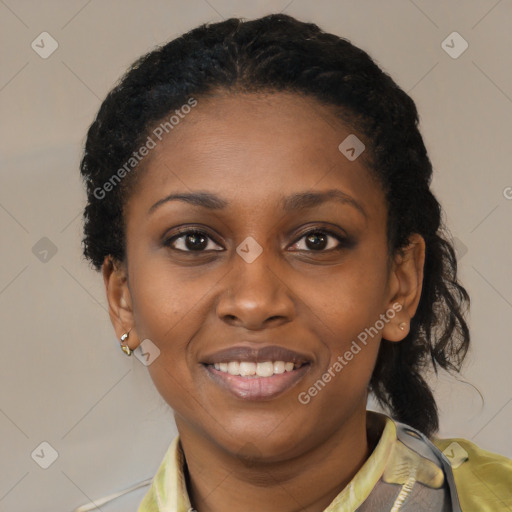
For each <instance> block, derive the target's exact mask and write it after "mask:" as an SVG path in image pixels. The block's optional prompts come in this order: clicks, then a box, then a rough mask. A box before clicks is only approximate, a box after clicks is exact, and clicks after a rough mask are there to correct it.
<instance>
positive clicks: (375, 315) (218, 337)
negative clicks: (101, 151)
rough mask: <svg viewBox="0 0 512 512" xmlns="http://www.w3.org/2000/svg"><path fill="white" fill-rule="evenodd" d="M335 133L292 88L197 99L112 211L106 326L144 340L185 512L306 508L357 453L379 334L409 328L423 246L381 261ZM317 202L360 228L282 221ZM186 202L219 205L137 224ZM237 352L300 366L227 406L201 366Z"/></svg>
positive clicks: (364, 198) (359, 177) (320, 212)
mask: <svg viewBox="0 0 512 512" xmlns="http://www.w3.org/2000/svg"><path fill="white" fill-rule="evenodd" d="M350 133H352V132H351V131H350V130H349V129H348V128H346V127H345V126H344V125H343V124H341V122H340V121H339V120H337V119H336V118H335V117H334V115H333V113H332V112H331V110H330V109H329V108H328V107H326V106H323V105H320V104H319V103H318V102H316V100H315V99H312V98H304V97H300V96H298V95H295V94H293V93H284V92H280V93H274V94H255V93H251V94H231V95H227V94H217V95H214V96H212V97H208V98H203V99H201V98H198V105H197V106H196V107H195V108H194V110H193V111H192V112H191V113H190V114H188V115H187V117H186V118H185V119H183V120H182V121H181V122H180V124H179V125H177V126H176V127H175V128H174V129H173V131H172V132H171V133H170V134H169V135H168V136H167V137H166V138H164V139H163V141H162V142H160V143H159V144H158V145H157V147H156V148H155V149H154V150H152V152H151V154H150V156H148V157H147V160H146V161H145V162H144V169H143V170H141V171H140V176H139V180H138V182H137V184H136V187H135V188H134V190H133V193H132V194H131V196H130V198H129V200H128V203H127V205H126V212H125V217H126V238H127V260H126V261H125V262H122V263H118V262H111V260H110V259H109V258H106V259H105V263H104V265H103V277H104V282H105V287H106V293H107V297H108V301H109V305H110V317H111V320H112V323H113V325H114V328H115V331H116V334H117V337H118V338H120V337H121V335H122V334H123V333H124V332H127V331H128V330H129V329H131V331H130V335H129V338H128V340H127V341H126V343H127V344H128V345H129V346H130V348H132V349H135V348H136V347H137V346H138V345H139V344H140V343H141V341H142V340H144V339H150V340H151V341H152V342H153V343H154V344H155V345H156V346H158V348H159V349H160V356H159V357H158V358H157V359H156V360H155V361H154V362H153V363H152V364H151V365H149V366H148V370H149V372H150V374H151V377H152V379H153V382H154V383H155V386H156V387H157V389H158V391H159V392H160V394H161V395H162V397H163V398H164V399H165V400H166V401H167V403H168V404H169V405H170V406H171V407H172V408H173V409H174V411H175V418H176V424H177V427H178V430H179V433H180V438H181V443H182V446H183V450H184V453H185V457H186V460H187V466H188V473H189V475H188V478H187V480H188V482H187V484H188V491H189V495H190V497H191V502H192V505H193V506H194V508H195V509H196V510H198V511H199V512H206V511H221V510H222V511H223V512H226V511H234V510H239V509H240V506H241V505H243V507H242V508H243V510H245V511H248V512H252V511H261V510H267V511H269V512H272V511H281V512H283V511H284V512H287V511H295V510H305V511H310V512H313V511H322V510H324V508H326V507H327V506H328V505H329V503H330V502H331V501H332V499H333V498H334V497H335V496H336V495H337V494H338V493H339V492H340V491H341V490H342V489H343V488H344V487H345V485H346V484H347V483H348V482H349V481H350V479H351V478H352V477H353V476H354V475H355V473H356V472H357V471H358V470H359V468H360V467H361V466H362V464H363V463H364V461H365V460H366V459H367V457H368V456H369V455H370V453H371V450H372V449H373V446H372V444H371V443H370V442H369V441H368V439H367V433H366V416H365V410H366V400H367V387H368V383H369V380H370V377H371V374H372V371H373V368H374V365H375V360H376V357H377V352H378V348H379V342H380V339H381V337H384V338H386V339H387V340H389V341H393V342H400V341H401V340H402V339H403V338H404V337H405V336H406V335H407V333H408V329H409V321H410V319H411V318H412V316H414V313H415V311H416V308H417V305H418V302H419V299H420V294H421V283H422V279H423V264H424V254H425V244H424V241H423V239H422V238H421V237H420V236H419V235H413V236H412V237H411V239H410V241H411V244H410V246H409V247H408V248H407V250H406V251H404V253H403V254H401V255H396V257H394V258H392V259H388V249H387V240H386V222H387V209H386V204H385V198H384V194H383V191H382V189H381V187H380V186H379V184H378V183H377V182H376V181H375V180H373V179H372V177H371V175H370V174H369V172H368V171H367V170H366V168H365V166H364V163H363V158H362V157H359V158H358V159H356V160H355V161H353V162H351V161H349V160H348V159H347V158H346V157H345V156H344V155H343V154H342V153H341V152H340V151H339V150H338V145H339V144H340V143H341V141H343V140H344V139H345V138H346V137H347V136H348V135H349V134H350ZM358 136H359V138H360V139H362V140H364V139H363V137H362V136H360V135H358ZM327 189H338V190H341V191H342V192H344V193H345V194H348V195H350V196H351V197H352V198H353V199H355V200H356V201H357V202H358V203H359V204H360V205H361V207H362V208H363V209H364V211H365V212H366V215H363V214H362V213H361V212H360V211H359V210H358V209H356V208H354V207H352V206H350V205H348V204H341V203H339V202H335V201H327V202H325V203H323V204H320V205H316V206H314V207H310V208H306V209H302V210H297V211H284V210H283V208H282V205H281V199H282V197H283V196H288V195H290V194H293V193H298V192H305V191H310V190H313V191H324V190H327ZM192 191H203V192H210V193H213V194H216V195H218V196H220V197H221V198H222V199H224V200H225V201H227V202H228V203H229V206H227V207H225V208H223V209H217V210H209V209H206V208H204V207H200V206H195V205H192V204H189V203H187V202H184V201H170V202H166V203H164V204H162V205H161V206H159V207H158V208H156V209H155V210H154V211H153V212H152V213H151V214H148V210H149V209H150V207H151V206H152V205H153V204H154V203H156V202H157V201H159V200H160V199H162V198H164V197H166V196H167V195H169V194H171V193H177V192H180V193H181V192H184V193H187V192H192ZM178 227H180V228H185V227H187V228H196V229H201V230H202V231H204V232H205V233H206V234H207V235H208V236H209V237H210V238H206V240H205V243H204V244H203V245H202V246H201V247H202V249H199V251H201V250H202V251H203V253H201V252H199V251H198V250H197V249H196V250H194V247H197V244H198V242H197V241H194V240H192V241H190V240H189V243H188V245H186V241H187V237H186V236H182V237H181V238H180V239H179V240H175V241H174V247H175V249H174V250H173V249H172V247H171V245H172V244H171V245H167V246H166V245H165V243H164V242H165V240H169V238H171V237H172V236H173V235H177V234H178V233H177V231H176V229H177V228H178ZM322 229H324V230H325V229H329V230H332V231H334V233H336V234H339V235H340V236H342V237H343V236H347V235H348V237H349V239H351V240H352V243H349V244H346V245H345V242H343V241H342V242H339V241H338V240H337V239H336V238H335V237H333V236H332V235H329V234H326V233H325V231H323V230H322ZM311 231H313V232H318V231H320V232H321V233H320V236H322V234H323V237H327V238H325V242H324V245H321V244H320V245H321V246H320V248H316V247H318V246H315V245H314V244H312V243H308V236H305V235H307V234H308V233H311ZM345 234H346V235H345ZM249 236H250V237H252V238H253V239H254V240H256V241H257V243H258V244H259V245H260V246H261V248H262V250H263V252H262V253H261V255H260V256H259V257H258V258H257V259H256V260H255V261H253V262H252V263H247V262H246V261H245V260H244V259H243V258H241V257H240V256H239V254H238V253H237V252H236V248H237V247H238V246H239V245H240V244H241V243H242V242H243V241H244V240H245V239H246V238H247V237H249ZM336 247H341V249H340V250H336ZM178 249H182V251H187V250H188V252H179V250H178ZM205 249H206V251H205ZM396 303H399V304H401V305H402V306H403V308H402V309H401V310H400V311H399V312H397V313H396V315H395V316H394V318H393V319H392V320H390V321H389V322H387V323H386V324H385V326H384V329H383V330H382V331H381V332H380V333H379V334H378V335H376V336H374V337H373V338H371V339H370V341H369V343H368V344H367V345H366V346H365V347H363V349H362V350H361V351H360V352H359V353H358V354H357V355H355V356H354V358H353V359H352V360H351V361H350V362H349V363H348V364H347V365H346V366H345V367H344V368H343V370H342V371H341V372H339V373H337V374H336V376H335V377H334V378H332V380H331V381H330V382H329V383H328V384H327V385H326V386H325V387H324V388H323V389H322V390H321V391H320V392H319V393H318V394H317V395H316V396H315V397H314V398H312V399H311V401H310V402H309V403H308V404H307V405H303V404H301V403H300V402H299V401H298V399H297V397H298V394H299V393H300V392H301V391H307V390H308V388H309V387H311V386H312V385H313V384H314V382H315V381H317V380H318V379H319V378H321V376H322V374H323V373H324V372H326V371H328V369H329V368H330V367H332V366H333V364H334V362H335V361H336V360H337V358H338V356H340V355H343V354H344V353H345V352H346V351H347V350H348V349H349V348H350V345H351V343H352V341H353V340H355V339H356V338H357V335H358V334H359V333H360V332H362V331H364V329H365V328H368V327H370V326H373V325H374V324H375V322H376V321H377V320H378V319H379V316H380V315H381V314H384V313H385V312H386V311H387V310H389V309H390V308H392V305H393V304H396ZM402 322H405V323H406V327H405V329H404V330H401V329H400V328H399V327H398V326H399V324H400V323H402ZM242 340H248V341H250V342H252V343H254V344H255V345H256V346H262V345H279V346H282V347H285V348H290V349H292V350H296V351H298V352H301V353H303V354H306V355H307V356H308V357H309V358H310V359H311V364H310V367H309V370H308V372H307V373H306V374H305V375H304V376H303V378H302V379H301V380H300V381H299V382H297V383H296V384H295V385H294V386H293V387H292V388H291V389H288V390H287V391H286V392H284V393H282V394H281V395H279V396H277V397H275V398H272V399H270V400H260V401H254V400H244V399H241V398H238V397H236V396H234V395H232V394H230V393H228V392H227V391H226V390H224V389H222V388H221V387H220V386H218V385H217V384H216V383H214V381H213V380H212V379H211V377H210V375H209V373H208V372H207V370H206V369H205V367H204V366H203V365H202V364H200V361H201V360H202V358H204V356H205V354H209V353H212V352H215V351H217V350H220V349H225V348H228V347H230V346H233V345H237V344H239V343H240V342H241V341H242ZM212 468H215V471H212Z"/></svg>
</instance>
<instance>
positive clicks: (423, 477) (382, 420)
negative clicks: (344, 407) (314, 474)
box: [137, 411, 512, 512]
mask: <svg viewBox="0 0 512 512" xmlns="http://www.w3.org/2000/svg"><path fill="white" fill-rule="evenodd" d="M367 418H368V428H380V429H382V434H381V435H380V439H379V441H378V443H377V445H376V447H375V449H374V450H373V452H372V454H371V455H370V457H369V458H368V459H367V460H366V462H365V463H364V464H363V466H362V467H361V468H360V469H359V471H358V472H357V473H356V475H355V476H354V478H353V479H352V480H351V481H350V482H349V484H348V485H347V486H346V487H345V488H344V489H343V490H342V491H341V492H340V493H339V494H338V496H336V498H334V500H333V501H332V502H331V504H330V505H329V506H328V507H327V508H326V509H325V510H324V512H354V511H357V510H361V511H363V510H364V511H366V510H371V511H374V512H388V511H393V512H398V511H400V512H402V511H404V512H405V511H409V510H414V511H419V510H428V511H432V512H434V511H440V512H445V511H447V512H448V511H451V510H452V508H451V506H450V504H449V503H448V498H449V496H450V493H449V492H447V491H446V489H447V482H446V478H445V476H446V475H445V473H444V472H443V470H442V469H441V467H439V465H436V464H434V463H433V462H432V460H429V459H428V457H424V456H421V455H419V454H418V453H417V452H416V451H413V450H412V449H411V448H409V447H408V446H406V445H405V444H403V443H402V442H401V441H400V440H399V439H398V437H397V424H396V423H395V422H394V421H393V420H392V419H391V418H389V417H388V416H384V415H382V414H379V413H375V412H372V411H368V412H367ZM379 425H380V427H378V426H379ZM432 442H433V443H434V444H435V446H437V448H439V450H441V451H443V453H444V455H445V456H446V458H447V459H448V461H449V462H450V463H451V468H452V471H453V478H454V481H455V486H456V489H457V495H458V500H459V502H460V510H462V512H511V511H512V460H510V459H508V458H506V457H503V456H501V455H497V454H494V453H491V452H488V451H486V450H483V449H481V448H479V447H478V446H476V445H475V444H473V443H471V442H470V441H467V440H465V439H433V440H432ZM184 463H185V458H184V454H183V451H182V449H181V444H180V440H179V436H177V437H176V438H175V439H174V440H173V441H172V443H171V444H170V446H169V448H168V450H167V452H166V454H165V456H164V458H163V460H162V462H161V464H160V467H159V468H158V470H157V473H156V474H155V476H154V477H153V480H152V483H151V486H150V488H149V490H148V491H147V493H146V495H145V496H144V498H143V500H142V501H141V503H140V505H139V508H138V510H137V512H193V510H194V509H193V508H192V506H191V504H190V500H189V496H188V492H187V486H186V481H185V475H184ZM413 491H414V492H413ZM390 492H391V493H392V495H393V496H392V498H391V502H390V503H391V506H390V504H389V503H388V502H387V501H386V499H388V498H387V497H389V495H390ZM414 493H416V494H414ZM415 500H416V501H415ZM384 503H385V504H384ZM425 503H426V504H425ZM421 507H424V508H421ZM425 507H426V508H425Z"/></svg>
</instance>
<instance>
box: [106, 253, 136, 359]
mask: <svg viewBox="0 0 512 512" xmlns="http://www.w3.org/2000/svg"><path fill="white" fill-rule="evenodd" d="M101 271H102V274H103V282H104V283H105V291H106V294H107V300H108V313H109V315H110V321H111V322H112V325H113V326H114V330H115V332H116V336H117V339H118V340H120V338H121V336H122V335H123V334H124V333H126V332H128V331H130V335H129V337H128V338H127V339H126V341H125V342H124V344H125V345H128V346H129V347H130V348H131V349H132V350H134V349H135V348H137V346H138V344H139V342H138V336H137V332H136V330H135V320H134V316H133V309H132V300H131V294H130V289H129V288H128V275H127V270H126V265H124V264H123V263H120V262H118V261H117V260H115V259H114V258H112V257H111V256H106V257H105V260H104V261H103V265H102V267H101Z"/></svg>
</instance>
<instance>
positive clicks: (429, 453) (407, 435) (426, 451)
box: [395, 421, 462, 512]
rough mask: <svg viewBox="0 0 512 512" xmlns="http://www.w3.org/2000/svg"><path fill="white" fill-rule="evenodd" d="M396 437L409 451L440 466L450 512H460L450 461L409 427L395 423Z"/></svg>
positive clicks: (426, 439)
mask: <svg viewBox="0 0 512 512" xmlns="http://www.w3.org/2000/svg"><path fill="white" fill-rule="evenodd" d="M395 424H396V436H397V438H398V440H399V441H401V442H402V443H404V444H405V446H407V447H408V448H410V449H411V450H414V451H415V452H416V453H417V454H418V455H421V456H422V457H425V458H427V459H429V460H430V461H432V462H434V463H435V464H437V465H439V464H441V467H442V468H443V471H444V474H445V476H446V481H447V483H448V487H449V489H450V500H451V504H452V512H462V509H461V508H460V503H459V496H458V494H457V488H456V486H455V479H454V477H453V470H452V466H451V464H450V461H449V460H448V459H447V458H446V456H445V455H444V453H443V452H442V451H441V450H440V449H439V448H438V447H437V446H436V445H435V444H434V443H432V441H430V439H429V438H428V437H427V436H426V435H425V434H423V433H422V432H420V431H419V430H416V429H415V428H412V427H409V426H408V425H405V424H403V423H400V422H398V421H395Z"/></svg>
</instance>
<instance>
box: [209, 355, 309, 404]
mask: <svg viewBox="0 0 512 512" xmlns="http://www.w3.org/2000/svg"><path fill="white" fill-rule="evenodd" d="M203 367H204V368H206V370H207V371H208V375H209V376H210V377H211V379H212V381H213V382H214V383H215V384H217V385H218V386H219V387H220V388H221V389H223V390H225V391H228V392H229V393H230V394H232V395H234V396H236V397H237V398H242V399H244V400H271V399H273V398H276V397H277V396H279V395H281V394H283V393H284V392H285V391H288V390H289V389H290V388H292V387H293V386H295V384H296V383H297V382H298V381H299V380H301V379H302V378H303V377H304V375H305V374H306V373H307V372H308V371H309V369H310V364H309V363H306V362H304V363H293V362H291V361H287V362H285V361H262V362H258V363H255V362H253V361H230V362H223V363H212V364H203Z"/></svg>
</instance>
